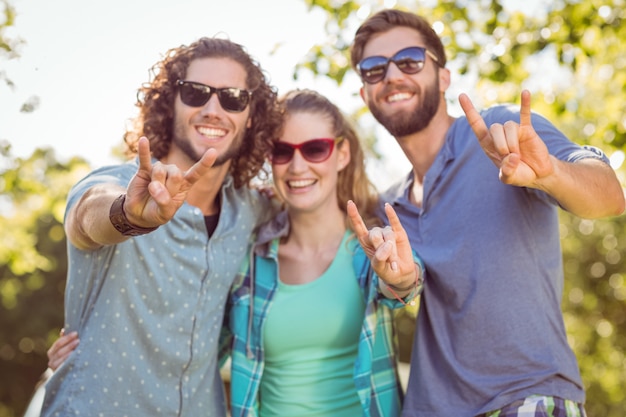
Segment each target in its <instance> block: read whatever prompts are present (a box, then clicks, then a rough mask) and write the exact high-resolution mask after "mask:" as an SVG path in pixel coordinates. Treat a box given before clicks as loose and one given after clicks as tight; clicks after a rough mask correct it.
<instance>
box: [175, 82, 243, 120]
mask: <svg viewBox="0 0 626 417" xmlns="http://www.w3.org/2000/svg"><path fill="white" fill-rule="evenodd" d="M176 85H177V86H178V89H179V91H180V99H181V101H182V102H183V103H184V104H186V105H187V106H191V107H202V106H204V105H205V104H206V103H207V102H208V101H209V100H210V99H211V95H213V93H215V94H217V98H218V100H219V102H220V105H221V106H222V108H223V109H224V110H226V111H229V112H233V113H239V112H242V111H244V110H245V108H246V106H248V103H250V97H251V96H252V92H251V91H247V90H242V89H241V88H235V87H225V88H215V87H211V86H209V85H205V84H201V83H197V82H193V81H183V80H178V81H176Z"/></svg>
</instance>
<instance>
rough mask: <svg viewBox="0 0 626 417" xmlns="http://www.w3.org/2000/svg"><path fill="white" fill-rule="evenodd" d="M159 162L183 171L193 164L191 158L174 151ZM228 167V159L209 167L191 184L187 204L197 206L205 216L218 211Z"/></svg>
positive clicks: (186, 199)
mask: <svg viewBox="0 0 626 417" xmlns="http://www.w3.org/2000/svg"><path fill="white" fill-rule="evenodd" d="M161 162H162V163H164V164H174V165H176V166H177V167H178V168H179V169H180V170H182V171H183V172H186V171H187V170H189V169H190V168H191V167H192V166H193V165H194V164H195V162H194V161H192V160H191V159H189V158H187V157H182V156H181V155H180V154H177V153H174V152H170V154H169V155H168V156H167V157H165V158H163V159H162V160H161ZM229 169H230V161H227V162H226V163H224V164H221V165H218V166H213V167H211V168H210V169H209V171H208V172H207V173H205V174H204V175H203V176H202V177H200V178H199V179H198V180H197V181H196V182H195V183H194V184H193V185H192V186H191V188H190V189H189V191H188V192H187V197H186V198H185V201H186V202H187V203H188V204H189V205H192V206H194V207H197V208H199V209H200V210H201V211H202V214H203V215H205V216H210V215H212V214H217V213H219V211H220V207H219V199H218V197H219V193H220V191H221V189H222V184H223V183H224V180H225V178H226V175H227V174H228V171H229Z"/></svg>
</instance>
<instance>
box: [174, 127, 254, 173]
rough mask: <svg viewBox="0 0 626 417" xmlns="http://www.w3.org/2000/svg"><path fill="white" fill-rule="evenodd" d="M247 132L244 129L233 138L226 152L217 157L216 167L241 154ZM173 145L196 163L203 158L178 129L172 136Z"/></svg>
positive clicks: (214, 164)
mask: <svg viewBox="0 0 626 417" xmlns="http://www.w3.org/2000/svg"><path fill="white" fill-rule="evenodd" d="M175 130H176V129H175ZM245 134H246V131H245V130H244V131H243V132H241V133H240V134H239V135H237V136H236V137H235V138H234V139H233V142H232V143H231V145H230V147H229V148H228V149H227V150H226V152H224V154H222V155H220V156H218V157H217V159H216V160H215V162H214V163H213V166H214V167H218V166H221V165H224V164H225V163H226V162H228V161H230V160H231V159H233V158H235V157H236V156H237V155H239V151H240V150H241V147H242V145H243V140H244V136H245ZM172 146H176V147H178V149H180V151H181V152H182V153H184V154H185V155H186V156H187V157H188V158H189V159H190V160H192V161H194V163H195V162H198V161H199V160H200V158H202V155H200V154H199V153H198V152H196V150H195V149H194V148H193V146H191V143H190V142H189V140H188V139H186V138H185V139H183V138H182V135H179V134H178V132H176V131H175V132H174V137H173V138H172Z"/></svg>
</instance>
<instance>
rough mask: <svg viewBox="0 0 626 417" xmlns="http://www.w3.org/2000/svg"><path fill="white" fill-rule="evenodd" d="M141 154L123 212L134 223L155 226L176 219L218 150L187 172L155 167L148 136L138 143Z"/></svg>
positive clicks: (168, 167)
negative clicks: (189, 193) (175, 215)
mask: <svg viewBox="0 0 626 417" xmlns="http://www.w3.org/2000/svg"><path fill="white" fill-rule="evenodd" d="M138 155H139V169H138V170H137V174H135V176H134V177H133V179H132V180H131V181H130V183H129V185H128V188H127V190H126V202H125V205H124V211H125V212H126V216H127V217H128V220H129V221H130V222H131V223H132V224H134V225H136V226H140V227H154V226H160V225H162V224H165V223H167V222H168V221H169V220H170V219H171V218H172V217H174V214H176V211H177V210H178V209H179V208H180V207H181V206H182V205H183V203H184V201H185V198H186V197H187V192H188V191H189V189H190V188H191V186H192V185H193V184H195V183H196V181H198V180H199V179H200V178H201V177H202V176H203V175H205V174H206V173H207V172H209V170H210V169H211V167H212V166H213V163H214V162H215V159H216V157H217V151H216V150H215V149H209V150H207V151H206V152H205V153H204V155H203V156H202V158H201V159H200V160H199V161H198V162H196V163H195V164H194V165H193V166H192V167H191V168H189V169H188V170H187V171H182V170H181V169H180V168H179V167H177V166H176V165H167V164H163V163H161V162H157V163H155V164H154V165H153V164H152V159H151V156H150V143H149V141H148V139H147V138H145V137H142V138H141V139H140V140H139V143H138Z"/></svg>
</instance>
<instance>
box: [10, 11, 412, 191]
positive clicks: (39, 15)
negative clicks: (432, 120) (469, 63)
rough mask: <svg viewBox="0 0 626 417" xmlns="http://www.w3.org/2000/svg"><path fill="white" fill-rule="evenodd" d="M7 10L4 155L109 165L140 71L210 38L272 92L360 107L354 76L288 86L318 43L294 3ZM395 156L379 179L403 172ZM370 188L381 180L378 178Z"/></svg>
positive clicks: (309, 18)
mask: <svg viewBox="0 0 626 417" xmlns="http://www.w3.org/2000/svg"><path fill="white" fill-rule="evenodd" d="M11 3H12V4H13V6H14V7H15V9H16V12H17V18H16V21H15V25H14V27H13V28H11V29H10V30H9V31H8V33H7V35H9V36H10V37H20V38H22V39H24V41H25V42H26V44H25V45H24V46H23V47H22V49H21V54H20V55H21V57H20V58H18V59H13V60H10V61H8V62H7V61H2V65H3V67H4V71H5V72H6V74H7V76H8V77H9V79H11V80H12V81H13V82H14V83H15V87H14V88H13V89H10V88H9V87H8V86H6V85H5V84H4V83H0V139H8V140H9V142H10V143H11V144H12V154H13V155H14V156H19V157H28V156H30V155H31V153H32V152H33V151H34V150H35V149H36V148H38V147H44V146H50V147H52V148H54V149H55V151H56V154H57V157H58V158H60V159H65V158H68V157H71V156H81V157H83V158H85V159H87V160H88V161H89V162H90V163H91V164H92V165H93V166H94V167H96V166H101V165H105V164H109V163H117V162H118V160H117V159H115V158H114V157H113V156H112V155H111V149H112V148H113V147H114V146H117V145H119V144H120V143H121V140H122V139H121V138H122V134H123V132H124V127H125V124H126V122H127V120H128V119H129V118H131V117H133V116H134V115H135V114H136V110H135V107H134V101H135V95H136V91H137V88H138V87H139V86H140V84H141V83H143V82H145V81H148V69H149V68H150V67H151V66H152V65H153V64H154V63H156V62H157V61H159V60H160V59H161V57H162V54H163V53H164V52H165V51H166V50H168V49H169V48H171V47H175V46H179V45H181V44H188V43H190V42H192V41H194V40H195V39H197V38H199V37H201V36H214V35H216V34H218V33H223V34H225V35H227V36H228V37H229V38H230V39H231V40H233V41H235V42H237V43H240V44H242V45H244V46H245V47H246V48H247V50H248V51H249V52H250V53H251V54H252V55H253V56H254V57H255V58H256V59H257V60H258V61H259V62H260V63H261V66H262V67H263V68H264V69H265V70H266V71H267V72H268V73H269V74H270V76H271V82H272V84H273V85H275V86H276V87H277V88H278V91H279V93H283V92H286V91H287V90H289V89H292V88H295V87H307V88H313V89H316V90H318V91H320V92H322V93H323V94H325V95H327V96H328V97H330V98H331V99H333V100H335V102H336V103H337V104H338V105H339V107H340V108H342V109H343V110H345V111H352V110H353V109H354V108H356V106H359V105H361V102H360V98H359V97H358V95H355V94H356V93H357V92H358V88H359V83H358V80H357V78H356V76H355V75H352V76H351V77H349V80H348V81H347V82H346V83H345V85H344V86H343V87H342V88H341V89H339V88H337V86H336V85H335V84H333V83H331V82H330V81H328V80H324V79H317V80H315V79H313V78H312V76H310V75H309V74H307V73H305V74H301V78H300V79H299V80H298V82H297V83H295V82H294V81H293V80H292V72H293V68H294V66H295V65H296V64H297V63H298V62H299V61H300V60H302V58H303V57H304V55H305V54H306V53H307V52H308V51H309V49H310V48H311V47H312V46H313V45H315V44H319V43H321V42H323V41H324V40H325V33H324V17H323V15H322V14H321V13H312V12H309V11H308V10H307V8H306V6H305V3H304V1H303V0H272V1H267V2H265V1H258V0H229V1H216V0H204V1H198V0H195V1H192V0H177V1H167V0H108V1H106V2H104V1H98V2H96V1H85V0H56V1H50V0H11ZM32 96H37V97H38V98H39V100H40V104H39V107H38V108H37V110H35V111H34V112H32V113H20V112H19V109H20V107H21V105H22V104H23V103H24V102H25V101H26V100H28V99H29V98H30V97H32ZM383 133H384V132H383ZM389 142H390V143H389V144H388V146H386V145H385V146H384V148H385V149H391V150H390V151H389V152H391V153H392V154H393V153H394V152H395V153H396V155H400V153H399V148H398V147H397V144H396V143H395V141H394V140H393V139H390V140H389ZM385 149H383V150H385ZM399 159H400V160H401V162H400V163H399V164H398V163H396V164H394V165H393V168H391V171H390V172H389V175H385V177H387V178H391V177H394V178H397V176H398V175H400V174H401V173H404V172H407V169H408V168H407V167H408V165H406V164H405V165H403V164H402V162H406V161H404V158H399ZM377 184H378V185H380V186H384V185H385V184H386V183H385V182H384V180H380V178H379V180H378V181H377Z"/></svg>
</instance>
